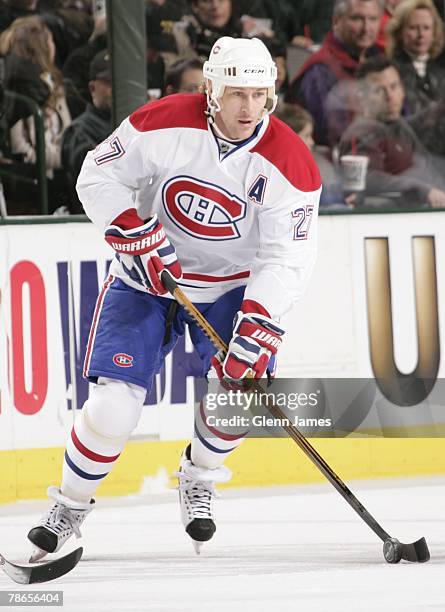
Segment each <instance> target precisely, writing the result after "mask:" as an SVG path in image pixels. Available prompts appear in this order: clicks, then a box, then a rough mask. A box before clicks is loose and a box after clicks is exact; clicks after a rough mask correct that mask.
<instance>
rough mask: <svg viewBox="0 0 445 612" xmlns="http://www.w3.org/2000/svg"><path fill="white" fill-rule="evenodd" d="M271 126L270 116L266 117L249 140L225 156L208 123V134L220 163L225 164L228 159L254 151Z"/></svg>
mask: <svg viewBox="0 0 445 612" xmlns="http://www.w3.org/2000/svg"><path fill="white" fill-rule="evenodd" d="M268 125H269V115H266V116H265V117H264V119H263V120H262V121H261V122H260V123H259V124H258V125H257V126H256V128H255V130H254V132H253V134H252V136H251V137H250V138H247V140H243V141H242V142H241V143H240V144H239V145H238V146H235V147H233V148H232V149H230V151H228V152H227V153H225V154H221V152H220V148H219V144H218V139H217V137H216V135H215V133H214V131H213V130H212V127H211V125H210V122H207V133H208V135H209V138H210V139H211V140H212V145H213V146H212V149H213V150H214V151H215V154H216V157H217V159H218V161H219V162H221V163H222V162H224V161H225V160H226V159H227V158H228V157H230V158H234V157H237V156H238V155H240V154H242V153H245V152H247V151H250V150H251V149H253V148H254V147H255V146H256V145H257V144H258V142H259V141H260V140H261V138H262V137H263V136H264V133H265V132H266V130H267V128H268Z"/></svg>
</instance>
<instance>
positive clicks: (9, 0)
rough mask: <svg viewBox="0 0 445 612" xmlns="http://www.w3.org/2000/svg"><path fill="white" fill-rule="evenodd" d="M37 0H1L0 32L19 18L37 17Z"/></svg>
mask: <svg viewBox="0 0 445 612" xmlns="http://www.w3.org/2000/svg"><path fill="white" fill-rule="evenodd" d="M37 4H38V0H3V2H2V3H1V4H0V32H3V31H4V30H6V29H7V28H9V26H10V25H11V23H12V22H13V21H15V20H16V19H18V18H19V17H31V16H32V15H37Z"/></svg>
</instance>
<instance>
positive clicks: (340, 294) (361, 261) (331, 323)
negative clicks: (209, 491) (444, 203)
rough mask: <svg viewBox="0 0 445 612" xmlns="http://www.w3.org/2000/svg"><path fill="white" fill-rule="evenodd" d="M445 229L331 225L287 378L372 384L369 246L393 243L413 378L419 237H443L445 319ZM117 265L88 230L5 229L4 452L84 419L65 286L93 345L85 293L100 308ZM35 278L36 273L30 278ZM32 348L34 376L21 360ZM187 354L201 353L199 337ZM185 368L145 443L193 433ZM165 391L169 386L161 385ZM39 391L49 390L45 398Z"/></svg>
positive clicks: (0, 341)
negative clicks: (73, 375)
mask: <svg viewBox="0 0 445 612" xmlns="http://www.w3.org/2000/svg"><path fill="white" fill-rule="evenodd" d="M444 221H445V214H444V213H441V212H437V213H410V214H408V213H407V214H384V215H377V214H376V215H348V216H345V215H338V216H337V215H332V216H323V217H321V218H320V235H319V256H318V261H317V264H316V269H315V273H314V277H313V280H312V282H311V285H310V287H309V290H308V292H307V294H306V296H305V297H304V298H303V300H302V301H301V303H299V304H297V305H296V306H295V308H294V309H293V310H292V312H291V313H289V314H288V315H287V316H286V318H285V326H286V328H287V335H286V340H285V342H284V344H283V347H282V349H281V351H280V356H279V370H278V374H279V375H281V376H287V377H293V376H306V377H311V376H312V377H323V376H326V377H339V378H341V377H353V378H354V377H372V375H373V372H372V367H371V362H370V355H369V342H368V322H367V308H366V278H365V257H364V240H365V238H367V237H387V238H388V239H389V249H390V266H391V280H392V299H393V301H392V307H393V324H394V337H395V358H396V362H397V365H398V367H399V368H400V369H401V370H402V371H404V372H410V371H412V370H413V368H414V366H415V364H416V361H417V339H416V326H415V306H414V289H413V274H412V256H411V239H412V237H413V236H434V238H435V250H436V266H437V286H438V300H439V312H441V311H442V308H441V306H442V305H443V304H444V303H445V302H444V300H445V270H444V266H445V223H444ZM111 256H112V251H111V249H110V248H109V247H108V246H107V245H106V243H105V242H104V240H103V239H102V237H101V235H100V233H99V232H98V230H97V229H95V228H94V227H93V226H92V225H91V224H88V223H66V224H54V225H8V226H0V290H1V298H2V300H1V312H0V316H1V320H0V384H1V412H0V450H12V449H26V448H49V447H60V446H63V445H64V442H65V439H66V436H67V433H68V431H69V429H70V427H71V424H72V421H73V411H72V410H71V409H70V402H69V400H70V398H71V387H70V384H69V383H70V374H69V372H68V369H67V363H66V356H67V355H68V353H69V345H68V343H67V340H66V338H65V340H64V338H63V334H62V327H63V325H64V324H65V325H66V315H67V307H66V304H65V310H63V306H62V305H61V304H62V301H63V299H64V297H63V296H65V298H66V296H67V294H66V291H65V294H64V288H63V273H64V272H63V271H64V270H65V282H66V265H67V262H71V265H72V270H73V286H74V306H75V317H74V319H75V325H76V334H77V338H78V344H82V342H81V340H82V338H80V340H79V337H80V336H82V334H85V329H86V328H87V327H88V323H89V321H86V318H85V317H86V310H85V303H86V300H85V299H84V295H83V294H82V296H81V287H84V285H85V283H86V284H87V285H88V286H89V287H90V288H89V290H88V291H89V293H88V298H89V299H90V301H91V297H92V294H93V293H94V291H92V290H91V286H92V285H94V284H95V283H96V285H97V287H99V286H100V283H101V282H102V279H103V278H104V275H105V272H106V262H107V259H108V260H109V259H110V258H111ZM63 266H65V268H63ZM30 270H31V271H32V270H34V271H35V274H34V275H33V274H31V276H30ZM17 276H18V277H19V278H22V277H23V278H24V280H23V279H22V280H23V284H22V285H20V287H22V291H21V293H20V292H19V296H20V295H21V298H22V299H21V302H20V300H18V299H17ZM37 277H38V278H37ZM36 278H37V280H36ZM61 279H62V280H61ZM12 281H13V285H14V286H15V287H16V290H15V296H16V299H15V302H14V304H13V305H12V306H11V295H12V293H13V291H12V289H11V282H12ZM29 283H31V284H32V283H36V286H37V287H40V288H38V289H37V290H36V291H37V293H39V292H40V293H39V295H38V296H37V298H38V299H36V302H35V303H34V302H32V301H31V302H30V291H31V290H30V284H29ZM65 289H66V288H65ZM42 296H43V297H42ZM65 302H66V299H65ZM91 303H94V302H91ZM17 309H19V310H20V309H21V310H22V311H23V320H22V322H21V325H19V326H18V329H19V332H20V333H19V336H18V337H17V333H16V334H15V336H14V334H13V333H12V320H11V319H12V318H14V320H15V321H16V322H17V316H16V314H14V313H16V312H17ZM43 319H44V320H43ZM442 319H443V317H439V323H440V340H441V342H442V343H443V340H444V334H445V328H444V322H443V320H442ZM64 322H65V323H64ZM33 325H34V326H35V328H36V329H37V336H36V338H37V339H38V338H39V337H40V336H39V335H38V334H39V333H40V332H41V330H42V329H43V328H46V336H45V337H44V341H43V344H42V345H41V346H40V345H39V346H35V345H36V344H37V341H35V342H34V343H33V342H32V341H31V338H32V330H33ZM16 327H17V326H16ZM39 330H40V331H39ZM13 336H14V337H15V339H16V341H15V342H13ZM17 338H18V339H17ZM21 342H22V343H23V349H22V352H23V363H24V373H23V375H22V376H20V371H19V370H20V367H19V365H20V356H19V355H18V353H19V352H20V343H21ZM17 347H19V350H18V349H17ZM84 348H85V347H84V345H82V346H80V347H78V354H79V355H82V354H83V353H82V351H84ZM184 350H185V352H191V346H190V343H189V340H187V341H186V345H185V347H184ZM42 351H43V352H44V353H45V354H46V355H47V359H48V368H47V376H46V381H43V380H42V378H44V376H43V375H42V365H41V364H42V360H41V359H39V356H40V355H41V354H42ZM33 355H34V362H33ZM36 355H37V358H36V357H35V356H36ZM79 355H78V362H79V363H80V362H81V359H80V357H79ZM33 363H34V368H33ZM444 367H445V366H444V364H443V363H442V364H441V365H440V370H439V377H440V376H443V374H444ZM173 370H175V368H174V366H172V358H170V359H168V360H167V367H166V384H165V392H164V393H163V395H162V399H161V401H159V402H158V403H157V404H153V405H150V406H147V407H146V409H145V410H144V413H143V417H142V419H141V421H140V423H139V426H138V428H137V430H136V431H135V436H143V437H147V436H150V437H152V438H154V439H160V440H177V439H184V438H187V437H189V436H190V434H191V423H192V414H191V413H192V409H193V408H192V394H191V388H192V386H191V383H192V380H191V378H190V377H189V378H188V379H184V380H183V381H181V385H182V388H183V389H184V392H183V394H182V396H183V399H182V400H177V399H176V400H174V398H173V399H172V397H173V396H172V393H173V387H174V385H177V383H178V381H177V379H176V378H175V379H174V377H173ZM8 371H9V381H10V382H9V384H8ZM177 376H178V375H177V370H175V377H177ZM79 380H80V378H78V385H77V386H79V385H82V384H83V385H84V388H85V383H82V382H81V380H80V382H79ZM160 384H161V382H160V381H158V386H159V385H160ZM35 385H37V391H38V393H33V391H34V390H35V389H34V387H35ZM77 386H76V389H77ZM19 387H21V388H22V390H23V389H24V391H23V392H22V397H21V399H20V398H19V397H18V393H17V389H19ZM186 388H187V393H186V392H185V389H186ZM23 393H25V395H24V396H23ZM27 393H28V394H29V395H28V396H27V395H26V394H27ZM27 398H28V400H27ZM29 406H31V407H32V406H34V407H35V408H38V410H36V412H35V413H34V414H29V413H26V412H25V413H24V412H23V410H25V411H26V410H27V409H28V407H29ZM79 407H80V406H79Z"/></svg>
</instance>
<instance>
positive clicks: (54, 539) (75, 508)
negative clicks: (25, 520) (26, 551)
mask: <svg viewBox="0 0 445 612" xmlns="http://www.w3.org/2000/svg"><path fill="white" fill-rule="evenodd" d="M48 497H50V498H51V499H53V500H54V502H55V503H54V504H53V505H52V507H51V508H50V509H49V511H48V512H47V513H46V514H45V516H44V517H43V518H42V519H41V521H40V523H39V524H38V525H37V526H36V527H33V528H32V529H31V531H30V532H29V533H28V539H29V540H30V541H31V542H32V544H33V545H34V547H33V550H32V553H31V558H30V560H29V562H30V563H34V562H35V561H38V560H39V559H42V558H43V557H44V556H45V555H46V554H47V553H54V552H57V551H58V550H59V549H60V548H61V547H62V546H63V544H65V542H66V541H67V540H68V538H70V537H71V536H72V535H73V533H74V534H75V535H76V537H77V538H80V537H81V533H80V526H81V525H82V523H83V521H84V520H85V517H86V515H87V514H88V513H89V512H91V510H92V509H93V507H94V499H92V500H91V501H89V502H86V503H85V502H78V501H75V500H73V499H70V498H69V497H65V496H64V495H62V493H61V492H60V489H59V488H58V487H49V488H48Z"/></svg>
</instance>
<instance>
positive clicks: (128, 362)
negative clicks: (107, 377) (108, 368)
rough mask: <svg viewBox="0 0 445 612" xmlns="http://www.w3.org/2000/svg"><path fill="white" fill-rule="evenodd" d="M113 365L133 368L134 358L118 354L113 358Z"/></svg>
mask: <svg viewBox="0 0 445 612" xmlns="http://www.w3.org/2000/svg"><path fill="white" fill-rule="evenodd" d="M113 363H114V365H117V366H119V367H120V368H131V367H132V366H133V357H132V356H131V355H127V354H126V353H116V355H114V356H113Z"/></svg>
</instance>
